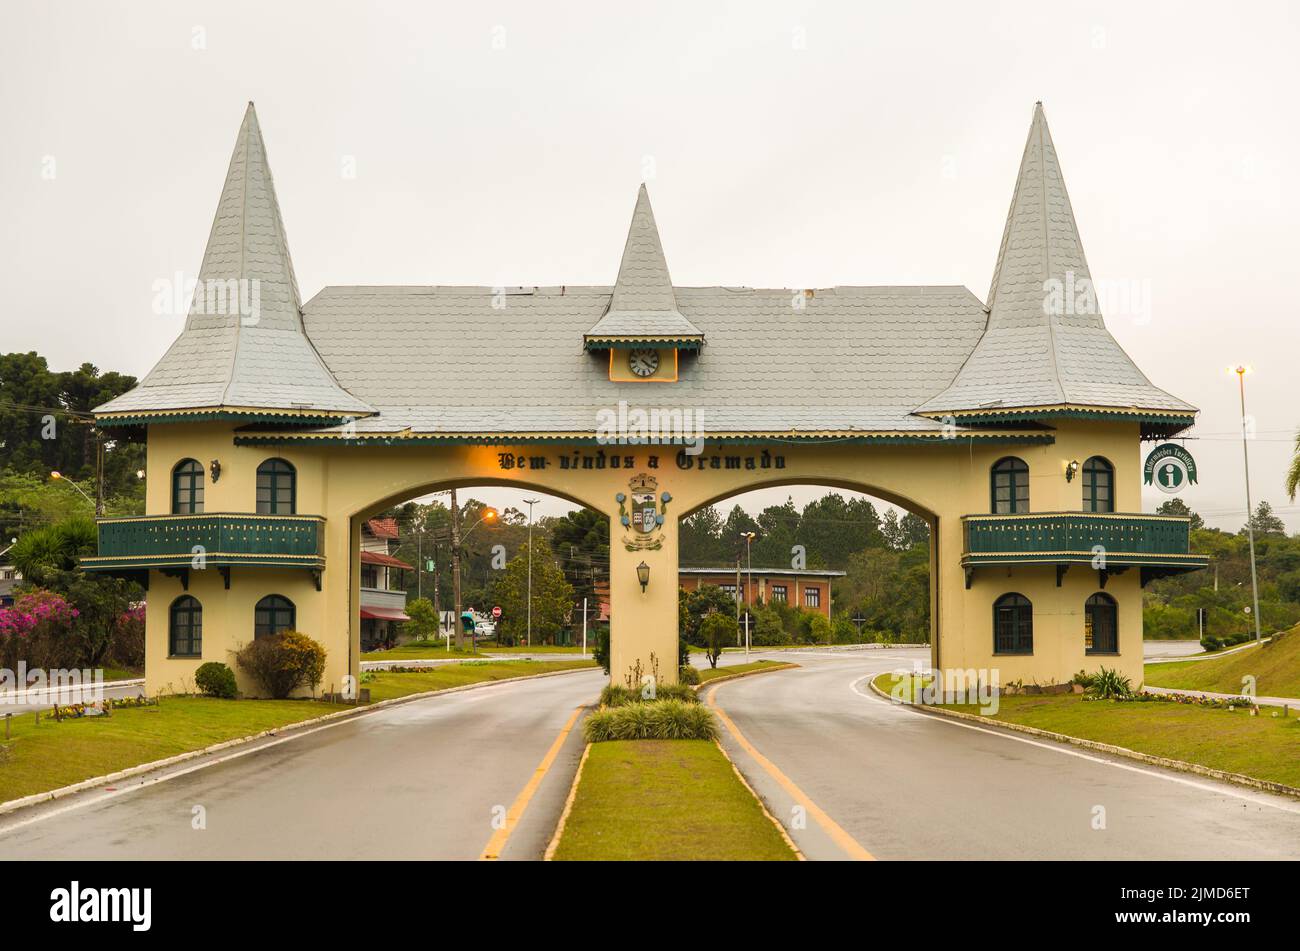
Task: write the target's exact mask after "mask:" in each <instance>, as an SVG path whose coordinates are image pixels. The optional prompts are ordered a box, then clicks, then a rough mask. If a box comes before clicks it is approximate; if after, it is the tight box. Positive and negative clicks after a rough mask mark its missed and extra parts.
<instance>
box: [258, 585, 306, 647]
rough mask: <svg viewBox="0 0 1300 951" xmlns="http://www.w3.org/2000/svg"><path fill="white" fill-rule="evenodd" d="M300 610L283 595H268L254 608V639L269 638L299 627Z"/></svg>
mask: <svg viewBox="0 0 1300 951" xmlns="http://www.w3.org/2000/svg"><path fill="white" fill-rule="evenodd" d="M297 619H298V608H297V606H296V605H295V604H294V603H293V602H292V601H290V600H289V599H288V598H286V597H285V596H284V595H282V594H268V595H267V596H266V597H264V598H262V600H260V601H258V602H257V605H256V606H255V607H254V608H253V637H255V638H257V637H269V636H271V635H272V634H279V633H280V632H281V631H292V630H293V629H294V628H295V627H296V626H297Z"/></svg>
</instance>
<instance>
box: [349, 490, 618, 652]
mask: <svg viewBox="0 0 1300 951" xmlns="http://www.w3.org/2000/svg"><path fill="white" fill-rule="evenodd" d="M530 502H531V505H530V504H529V503H530ZM352 521H353V526H354V536H355V537H356V544H355V546H354V549H355V550H354V558H355V560H356V562H357V568H358V570H359V573H360V585H359V589H358V598H357V605H356V609H357V624H358V642H359V647H360V650H361V659H362V660H363V661H364V660H387V659H391V658H392V657H394V656H397V655H400V656H410V657H415V656H416V655H417V654H420V655H421V656H423V655H425V654H427V655H428V656H437V652H441V653H443V654H444V655H445V654H447V653H451V652H453V651H460V652H466V651H468V652H471V653H479V652H484V653H488V654H492V653H507V654H509V653H516V652H527V651H554V652H568V651H572V652H574V653H577V652H579V651H582V650H583V649H584V647H583V645H584V636H583V635H584V630H585V633H586V650H587V652H588V653H593V652H594V649H595V647H596V645H597V643H598V641H599V640H600V638H601V637H602V636H605V637H607V630H608V623H609V617H610V607H609V605H610V596H609V532H610V520H609V517H608V516H607V515H606V514H604V513H603V512H599V511H597V510H595V509H593V508H591V507H589V506H587V505H584V504H583V503H582V502H581V501H580V500H579V499H577V498H574V497H571V496H567V495H561V494H557V493H556V491H555V490H554V489H553V488H548V489H545V490H544V489H541V488H537V487H534V486H532V485H529V484H528V483H526V482H524V481H523V480H512V479H504V478H503V479H483V478H476V479H461V480H454V481H440V482H435V483H428V484H422V485H418V486H413V487H411V488H407V489H403V490H400V491H397V492H393V493H391V494H390V495H388V496H387V497H385V498H383V499H382V500H380V501H378V502H375V503H372V504H370V505H367V506H365V507H363V508H362V509H360V510H359V511H357V512H356V513H355V514H354V516H353V519H352ZM457 582H459V586H458V584H457ZM498 609H499V610H498ZM584 620H585V622H586V624H585V626H584Z"/></svg>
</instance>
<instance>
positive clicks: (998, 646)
mask: <svg viewBox="0 0 1300 951" xmlns="http://www.w3.org/2000/svg"><path fill="white" fill-rule="evenodd" d="M1033 652H1034V606H1033V604H1032V603H1031V602H1030V600H1029V599H1028V598H1026V597H1025V596H1024V595H1023V594H1019V593H1017V592H1010V593H1008V594H1004V595H1002V596H1001V597H1000V598H998V599H997V600H996V601H994V602H993V653H995V654H1032V653H1033Z"/></svg>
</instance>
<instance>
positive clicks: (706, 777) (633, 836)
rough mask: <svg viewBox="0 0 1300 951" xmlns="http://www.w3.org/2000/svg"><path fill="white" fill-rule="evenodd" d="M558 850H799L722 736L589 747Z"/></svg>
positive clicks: (644, 854)
mask: <svg viewBox="0 0 1300 951" xmlns="http://www.w3.org/2000/svg"><path fill="white" fill-rule="evenodd" d="M675 702H680V701H675ZM554 857H555V859H556V860H557V861H565V860H587V861H640V862H655V861H679V860H685V859H701V858H707V859H710V860H714V861H717V860H723V861H727V860H730V861H790V860H793V859H795V858H796V855H795V853H794V851H793V850H792V849H791V848H790V846H789V845H788V844H787V842H786V841H785V839H784V838H783V837H782V835H781V833H780V832H779V831H778V830H777V828H776V826H775V825H774V824H773V823H772V820H771V819H769V818H768V817H767V815H766V814H765V813H764V812H763V809H762V807H761V806H760V805H759V803H758V800H757V799H755V798H754V796H753V794H752V793H751V792H750V791H749V790H748V789H747V788H746V787H745V785H744V784H743V783H742V782H741V781H740V778H739V777H738V776H737V775H736V772H735V770H734V769H733V768H732V766H731V763H730V762H729V761H728V760H727V758H726V757H725V756H724V755H723V754H722V750H721V749H719V747H718V745H717V744H716V743H714V742H712V741H711V740H635V741H617V740H615V741H611V742H605V743H596V744H593V745H592V746H591V747H590V750H589V752H588V755H587V760H586V763H585V764H584V766H583V770H582V779H581V781H580V782H579V784H578V789H577V793H576V795H575V797H574V800H573V808H572V810H571V811H570V813H569V816H568V818H567V820H566V821H565V825H564V832H563V834H562V836H561V838H560V841H559V844H558V846H557V848H556V851H555V856H554Z"/></svg>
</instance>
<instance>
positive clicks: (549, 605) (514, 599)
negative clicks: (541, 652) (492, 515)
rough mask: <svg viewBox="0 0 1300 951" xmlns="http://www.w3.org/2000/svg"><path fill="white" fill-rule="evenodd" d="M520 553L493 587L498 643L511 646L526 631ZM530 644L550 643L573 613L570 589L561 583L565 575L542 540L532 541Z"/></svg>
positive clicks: (524, 562) (524, 566) (524, 563)
mask: <svg viewBox="0 0 1300 951" xmlns="http://www.w3.org/2000/svg"><path fill="white" fill-rule="evenodd" d="M523 549H524V550H522V551H520V553H519V554H518V555H516V556H515V557H514V558H513V559H511V560H510V562H509V563H508V564H507V565H506V569H505V571H504V572H503V573H502V575H501V577H500V579H498V580H497V581H496V583H495V584H493V585H492V594H493V598H494V599H495V600H496V603H497V604H499V605H500V606H501V620H500V621H499V622H498V623H497V641H498V643H501V644H514V643H517V642H518V641H520V640H522V639H523V637H524V634H525V632H526V631H527V629H528V551H527V546H523ZM532 551H533V583H532V592H533V597H532V627H533V633H532V642H533V643H534V644H541V643H548V642H551V643H553V642H554V641H555V639H556V638H557V637H558V636H559V634H560V632H561V631H562V630H563V629H564V626H565V624H567V623H568V620H569V617H570V615H571V614H572V612H573V585H571V584H569V582H567V581H565V580H564V572H562V571H561V570H560V569H559V566H557V565H556V563H555V556H554V555H553V554H552V553H551V547H550V545H548V544H547V543H546V539H544V538H537V537H534V538H533V548H532Z"/></svg>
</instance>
